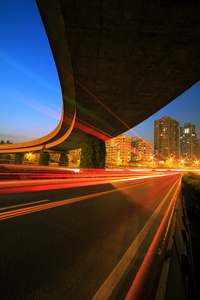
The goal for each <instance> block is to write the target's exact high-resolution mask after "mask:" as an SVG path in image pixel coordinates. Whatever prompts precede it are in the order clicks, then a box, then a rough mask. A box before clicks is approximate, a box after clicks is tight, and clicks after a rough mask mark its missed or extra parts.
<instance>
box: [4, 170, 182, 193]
mask: <svg viewBox="0 0 200 300" xmlns="http://www.w3.org/2000/svg"><path fill="white" fill-rule="evenodd" d="M174 174H178V172H174V173H165V174H159V175H148V176H141V177H133V175H132V176H130V175H129V176H130V177H128V178H127V176H126V177H124V176H119V178H117V179H116V178H111V179H105V178H102V179H101V178H98V179H96V180H94V178H92V179H90V180H88V179H87V180H86V179H85V181H83V180H82V181H78V182H77V181H70V180H68V182H60V179H57V180H55V181H54V180H52V181H49V180H48V181H45V180H41V181H39V182H37V181H36V180H30V181H24V182H23V181H22V182H19V181H15V182H7V183H4V186H0V195H3V194H14V193H24V192H36V191H44V190H56V189H67V188H74V187H83V186H94V185H102V184H112V183H116V182H123V181H136V180H142V179H148V178H158V177H166V176H172V175H174ZM93 175H94V174H93ZM7 184H8V185H9V186H7V187H6V185H7ZM24 184H26V185H24ZM16 185H17V186H16Z"/></svg>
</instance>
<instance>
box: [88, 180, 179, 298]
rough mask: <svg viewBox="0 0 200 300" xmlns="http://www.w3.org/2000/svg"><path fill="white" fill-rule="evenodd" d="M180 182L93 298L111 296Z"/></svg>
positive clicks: (163, 201) (160, 205) (164, 199)
mask: <svg viewBox="0 0 200 300" xmlns="http://www.w3.org/2000/svg"><path fill="white" fill-rule="evenodd" d="M178 181H179V182H180V179H179V180H177V181H176V182H175V183H174V185H173V186H172V187H171V189H170V190H169V191H168V193H167V194H166V196H165V197H164V198H163V200H162V202H161V203H160V204H159V206H158V207H157V209H156V210H155V211H154V213H153V214H152V215H151V217H150V218H149V220H148V221H147V223H146V224H145V225H144V227H143V228H142V230H141V231H140V233H139V234H138V235H137V237H136V239H135V240H134V241H133V243H132V244H131V246H130V247H129V248H128V250H127V251H126V253H125V254H124V256H123V257H122V258H121V260H120V261H119V263H118V264H117V265H116V267H115V268H114V269H113V271H112V272H111V273H110V275H109V276H108V278H107V279H106V280H105V281H104V283H103V284H102V286H101V287H100V289H99V290H98V291H97V292H96V294H95V295H94V297H93V298H92V300H102V299H104V300H106V299H108V298H109V297H110V295H111V293H112V292H113V291H114V289H115V288H116V286H117V284H118V283H119V281H120V279H121V278H122V276H123V274H124V273H125V271H126V270H127V268H128V266H129V265H130V263H131V261H132V259H133V258H134V256H135V254H136V253H137V251H138V249H139V247H140V246H141V244H142V242H143V241H144V239H145V237H146V235H147V234H148V232H149V230H150V228H151V226H152V224H153V223H154V221H155V219H156V217H157V216H158V214H159V213H160V211H161V209H162V207H163V206H164V204H165V202H166V200H167V198H168V196H169V195H170V193H171V192H172V190H173V188H174V187H175V185H176V184H177V182H178ZM178 189H179V184H178V186H177V188H176V190H175V192H174V194H175V193H176V192H177V191H178Z"/></svg>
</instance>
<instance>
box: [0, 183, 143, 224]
mask: <svg viewBox="0 0 200 300" xmlns="http://www.w3.org/2000/svg"><path fill="white" fill-rule="evenodd" d="M142 184H144V183H143V182H142V183H141V182H139V183H136V185H137V186H138V185H142ZM134 185H135V182H134ZM131 187H133V185H131V186H126V187H122V188H118V189H115V190H111V191H106V192H101V193H96V194H91V195H86V196H80V197H76V198H70V199H65V200H61V201H56V202H51V203H46V204H40V205H35V206H31V207H28V208H21V209H16V210H11V211H7V212H3V213H0V221H2V220H5V219H10V218H14V217H19V216H23V215H26V214H30V213H34V212H38V211H42V210H47V209H50V208H55V207H59V206H62V205H67V204H71V203H75V202H79V201H83V200H87V199H90V198H96V197H99V196H102V195H106V194H110V193H115V192H118V191H121V190H124V189H128V188H131ZM47 201H48V200H47ZM33 203H34V202H33Z"/></svg>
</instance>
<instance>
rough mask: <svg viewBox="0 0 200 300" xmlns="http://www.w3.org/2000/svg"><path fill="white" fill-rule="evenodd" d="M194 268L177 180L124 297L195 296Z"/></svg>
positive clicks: (140, 299) (183, 299) (130, 299)
mask: <svg viewBox="0 0 200 300" xmlns="http://www.w3.org/2000/svg"><path fill="white" fill-rule="evenodd" d="M193 271H194V270H193V261H192V251H191V241H190V232H189V222H188V218H187V213H186V210H185V206H184V202H183V199H182V195H181V180H180V181H179V183H178V186H177V188H176V192H175V194H174V196H173V198H172V199H171V202H170V204H169V206H168V209H167V211H166V213H165V215H164V218H163V220H162V222H161V224H160V226H159V228H158V231H157V233H156V235H155V237H154V239H153V242H152V243H151V246H150V248H149V250H148V252H147V254H146V256H145V259H144V261H143V263H142V265H141V267H140V269H139V271H138V273H137V275H136V277H135V280H134V282H133V284H132V286H131V288H130V290H129V292H128V294H127V296H126V300H144V299H145V300H162V299H165V300H173V299H174V300H179V299H181V300H195V299H196V295H195V287H194V275H193V274H194V272H193Z"/></svg>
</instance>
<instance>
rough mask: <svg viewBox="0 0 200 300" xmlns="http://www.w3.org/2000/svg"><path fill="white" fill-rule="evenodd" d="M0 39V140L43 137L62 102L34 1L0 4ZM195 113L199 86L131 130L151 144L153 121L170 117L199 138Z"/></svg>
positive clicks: (199, 119) (198, 106)
mask: <svg viewBox="0 0 200 300" xmlns="http://www.w3.org/2000/svg"><path fill="white" fill-rule="evenodd" d="M0 40H1V43H0V112H1V114H0V140H4V141H7V140H10V141H11V142H13V143H16V142H24V141H30V140H33V139H36V138H39V137H42V136H44V135H46V134H48V133H49V132H51V131H52V130H53V129H54V128H55V127H56V126H57V124H58V123H59V120H60V116H61V111H62V99H61V92H60V84H59V79H58V76H57V70H56V67H55V64H54V60H53V57H52V54H51V50H50V47H49V44H48V39H47V37H46V33H45V30H44V28H43V24H42V21H41V19H40V15H39V12H38V9H37V5H36V3H35V0H17V1H16V0H6V1H5V0H0ZM100 100H101V99H100ZM199 112H200V82H198V83H196V84H195V85H194V86H193V87H191V88H190V89H189V90H188V91H186V92H185V93H184V94H182V95H181V96H179V97H178V98H177V99H175V100H174V101H173V102H172V103H171V104H169V105H167V106H166V107H165V108H163V109H162V110H160V111H159V112H157V113H156V114H154V115H153V116H152V117H150V118H149V119H147V120H146V121H144V122H142V123H141V124H140V125H138V126H136V127H134V128H133V130H134V131H135V132H136V133H137V134H139V135H140V136H141V137H142V138H143V139H145V140H148V141H151V143H152V146H153V134H154V120H156V119H160V118H162V117H164V116H170V117H171V118H173V119H176V120H177V121H179V122H180V126H183V125H184V123H188V122H191V123H192V124H193V125H195V126H196V132H197V136H198V138H200V116H199ZM125 134H126V135H130V136H135V135H134V133H132V132H126V133H125Z"/></svg>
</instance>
